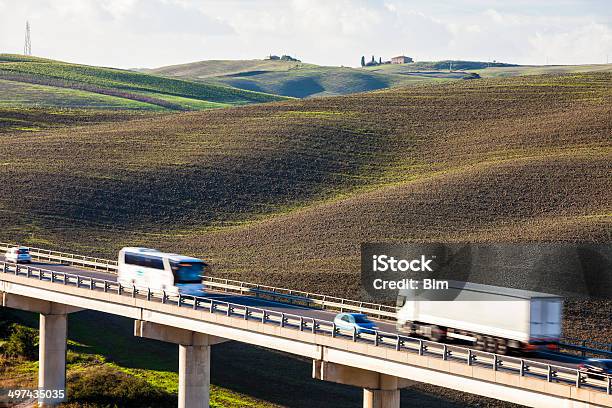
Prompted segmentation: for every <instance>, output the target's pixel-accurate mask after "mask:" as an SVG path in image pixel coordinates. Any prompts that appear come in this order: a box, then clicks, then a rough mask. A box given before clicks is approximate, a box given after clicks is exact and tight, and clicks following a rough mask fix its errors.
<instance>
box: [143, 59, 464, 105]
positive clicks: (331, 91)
mask: <svg viewBox="0 0 612 408" xmlns="http://www.w3.org/2000/svg"><path fill="white" fill-rule="evenodd" d="M146 72H151V73H155V74H158V75H165V76H168V77H176V78H182V79H188V80H194V81H201V82H203V83H216V84H223V85H230V86H232V87H236V88H240V89H245V90H250V91H257V92H266V93H272V94H276V95H285V96H291V97H296V98H305V97H315V96H333V95H346V94H352V93H357V92H366V91H374V90H379V89H384V88H390V87H397V86H403V85H410V84H414V83H419V82H429V81H443V80H452V79H464V78H469V75H468V74H466V73H448V72H442V71H440V72H413V73H411V75H404V74H403V73H402V74H400V75H396V73H395V72H387V71H386V70H381V71H380V72H377V71H376V70H371V69H361V68H348V67H327V66H318V65H314V64H305V63H301V62H288V61H270V60H238V61H222V60H221V61H201V62H194V63H190V64H183V65H173V66H168V67H162V68H156V69H152V70H146Z"/></svg>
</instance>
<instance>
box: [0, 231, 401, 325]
mask: <svg viewBox="0 0 612 408" xmlns="http://www.w3.org/2000/svg"><path fill="white" fill-rule="evenodd" d="M17 246H19V245H16V244H9V243H5V242H0V251H2V250H3V251H6V250H7V249H8V248H14V247H17ZM28 248H30V255H32V258H34V259H37V260H45V261H56V262H61V263H67V264H70V265H77V266H83V267H87V268H93V269H96V270H102V271H105V272H108V273H117V261H113V260H109V259H103V258H94V257H89V256H83V255H77V254H70V253H66V252H59V251H50V250H48V249H42V248H35V247H28ZM203 282H204V284H205V285H207V286H209V287H213V288H216V289H220V290H222V291H224V292H233V293H239V294H241V295H252V296H257V297H268V298H274V299H275V300H279V299H284V300H285V301H287V302H293V301H294V300H296V298H298V297H302V298H308V299H309V300H310V302H309V306H319V307H321V308H322V309H329V310H337V311H339V312H345V311H350V312H358V313H365V314H367V315H369V316H373V317H377V318H379V319H395V314H396V309H395V307H393V306H387V305H381V304H377V303H368V302H360V301H357V300H350V299H343V298H339V297H334V296H327V295H320V294H318V293H311V292H305V291H299V290H293V289H286V288H279V287H275V286H267V285H260V284H257V283H249V282H241V281H238V280H232V279H223V278H217V277H214V276H205V277H204V278H203ZM263 292H269V293H267V294H266V293H263ZM298 303H299V301H298Z"/></svg>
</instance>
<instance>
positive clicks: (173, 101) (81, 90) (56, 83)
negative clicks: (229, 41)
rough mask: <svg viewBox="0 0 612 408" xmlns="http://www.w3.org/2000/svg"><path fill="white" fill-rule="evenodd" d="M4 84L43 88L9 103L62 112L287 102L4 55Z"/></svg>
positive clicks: (25, 90) (0, 60) (0, 64)
mask: <svg viewBox="0 0 612 408" xmlns="http://www.w3.org/2000/svg"><path fill="white" fill-rule="evenodd" d="M0 80H3V81H2V82H3V86H4V87H8V86H9V85H7V84H6V82H14V83H18V84H28V85H39V86H40V87H34V86H30V87H27V86H26V85H23V87H21V88H19V87H18V86H17V85H14V86H13V89H12V91H13V92H17V94H16V95H15V94H13V96H12V97H10V98H9V99H8V101H3V103H4V104H6V103H7V102H10V100H11V99H15V102H16V105H17V106H19V104H23V103H24V102H25V101H34V103H38V104H43V105H44V104H48V105H53V106H58V105H57V104H56V105H54V103H58V99H63V100H64V101H60V102H59V106H66V105H69V104H70V102H71V101H72V102H74V103H75V105H74V106H72V107H98V108H100V107H104V108H107V107H108V106H104V104H105V103H106V104H108V105H110V107H111V108H123V109H153V110H159V109H165V110H199V109H208V108H216V107H224V106H230V105H244V104H249V103H259V102H270V101H276V100H281V99H282V98H281V97H278V96H274V95H268V94H262V93H258V92H250V91H244V90H240V89H236V88H231V87H227V86H219V85H214V84H202V83H197V82H193V81H184V80H180V79H170V78H164V77H160V76H156V75H150V74H145V73H139V72H134V71H127V70H120V69H113V68H103V67H92V66H87V65H79V64H70V63H64V62H60V61H53V60H45V59H41V58H35V57H23V56H18V55H11V54H0ZM49 88H56V89H49ZM57 88H59V89H57ZM37 91H38V93H37ZM104 97H107V98H104ZM118 99H123V100H124V101H120V100H118Z"/></svg>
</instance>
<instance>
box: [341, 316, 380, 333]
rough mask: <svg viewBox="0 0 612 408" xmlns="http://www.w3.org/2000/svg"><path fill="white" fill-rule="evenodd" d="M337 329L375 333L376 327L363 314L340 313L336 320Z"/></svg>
mask: <svg viewBox="0 0 612 408" xmlns="http://www.w3.org/2000/svg"><path fill="white" fill-rule="evenodd" d="M334 323H335V324H336V327H337V328H338V329H340V330H347V331H350V332H355V331H356V332H357V334H360V333H374V330H375V329H376V325H375V324H374V322H373V321H371V320H370V319H368V316H366V315H364V314H361V313H338V314H337V315H336V317H335V318H334Z"/></svg>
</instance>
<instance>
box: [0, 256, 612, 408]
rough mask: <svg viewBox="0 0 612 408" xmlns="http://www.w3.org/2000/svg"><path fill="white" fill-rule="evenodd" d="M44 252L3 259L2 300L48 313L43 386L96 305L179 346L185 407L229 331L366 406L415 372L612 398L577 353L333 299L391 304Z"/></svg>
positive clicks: (61, 373) (537, 403)
mask: <svg viewBox="0 0 612 408" xmlns="http://www.w3.org/2000/svg"><path fill="white" fill-rule="evenodd" d="M1 249H2V248H1V246H0V250H1ZM35 255H38V256H39V259H38V263H37V264H36V265H15V264H11V263H7V262H4V260H0V293H1V296H2V305H3V306H4V307H12V308H17V309H21V310H29V311H33V312H37V313H40V315H41V319H40V356H39V357H40V369H39V387H41V388H44V389H58V388H65V355H66V330H67V327H66V325H67V319H66V316H67V314H68V313H71V312H74V311H78V310H82V309H91V310H97V311H100V312H104V313H110V314H115V315H120V316H125V317H129V318H132V319H134V321H135V324H134V334H135V335H136V336H141V337H147V338H153V339H157V340H162V341H168V342H173V343H176V344H178V345H179V406H180V407H207V406H208V400H209V385H210V352H211V348H210V346H211V345H213V344H215V343H218V342H222V341H227V340H235V341H241V342H245V343H249V344H252V345H257V346H261V347H266V348H270V349H274V350H279V351H283V352H287V353H291V354H295V355H299V356H303V357H307V358H311V359H312V360H313V376H314V377H315V378H317V379H321V380H326V381H333V382H338V383H342V384H348V385H353V386H358V387H361V388H363V389H364V407H385V408H387V407H399V395H400V394H399V390H400V389H401V388H403V387H405V386H407V385H408V384H409V383H410V382H411V381H418V382H425V383H430V384H435V385H439V386H443V387H447V388H451V389H456V390H460V391H463V392H470V393H473V394H477V395H483V396H487V397H491V398H497V399H500V400H504V401H509V402H514V403H518V404H522V405H526V406H532V407H612V395H611V394H612V390H611V385H612V384H611V381H610V379H607V380H598V379H593V378H585V376H584V375H583V374H582V373H580V372H579V371H578V370H577V369H576V367H575V361H576V359H575V358H574V357H568V356H564V355H558V356H555V355H550V356H546V357H541V358H532V359H521V358H518V357H509V356H502V355H496V354H492V353H486V352H482V351H477V350H474V349H471V348H469V347H466V346H462V345H457V344H443V343H436V342H431V341H426V340H422V339H418V338H411V337H406V336H403V335H401V334H398V333H397V332H396V331H395V327H394V324H393V322H392V321H384V320H379V321H378V326H379V327H378V331H377V332H376V333H375V334H361V335H358V334H357V333H355V332H352V333H348V332H344V331H342V330H338V328H337V327H335V325H334V324H333V317H334V315H335V313H336V311H335V310H329V309H330V308H331V309H342V308H344V309H346V310H355V309H356V310H360V311H364V312H368V313H369V314H370V315H374V316H375V317H376V316H379V317H382V318H384V317H390V314H389V313H387V310H386V309H385V308H384V307H382V306H377V305H371V304H362V303H361V302H352V301H346V300H339V299H337V298H328V299H325V298H326V297H322V296H321V295H315V294H309V296H306V294H304V293H286V291H283V290H270V289H271V288H263V287H260V286H258V285H250V284H245V283H240V282H233V281H232V282H230V281H225V282H223V281H224V280H218V281H214V280H209V281H208V282H207V285H208V287H209V288H210V290H208V291H207V292H206V293H204V294H202V296H198V297H194V296H178V297H176V296H168V295H167V294H166V293H163V292H157V291H152V290H150V289H148V288H141V287H125V286H122V285H120V284H118V283H117V282H116V279H115V276H114V275H113V274H112V271H113V270H114V268H115V269H116V265H113V262H112V261H104V260H94V258H87V257H80V256H76V255H70V254H64V255H61V256H60V255H58V256H55V257H53V256H51V255H49V256H47V257H46V259H47V261H44V260H42V259H41V258H45V255H44V253H42V252H39V253H38V254H36V253H35ZM60 257H63V258H65V259H58V258H60ZM57 261H61V262H64V263H67V264H68V265H65V264H58V263H57ZM88 262H89V264H88ZM92 268H97V269H92ZM272 289H273V288H272ZM281 299H282V300H283V302H281V301H279V300H281ZM289 301H291V302H293V303H295V304H289V303H288V302H289ZM321 303H323V306H322V305H321ZM330 305H331V306H330ZM40 402H41V405H54V404H57V403H58V402H60V400H59V399H57V400H52V399H48V400H41V401H40Z"/></svg>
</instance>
